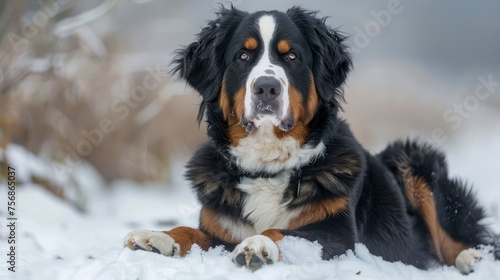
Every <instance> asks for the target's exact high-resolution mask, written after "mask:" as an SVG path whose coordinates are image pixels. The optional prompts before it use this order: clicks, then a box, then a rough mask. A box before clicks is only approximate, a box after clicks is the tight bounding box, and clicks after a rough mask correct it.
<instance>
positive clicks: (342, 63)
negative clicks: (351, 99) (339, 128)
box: [286, 7, 352, 109]
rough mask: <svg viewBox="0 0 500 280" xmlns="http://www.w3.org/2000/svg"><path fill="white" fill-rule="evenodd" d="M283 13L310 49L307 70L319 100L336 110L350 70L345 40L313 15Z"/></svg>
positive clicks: (296, 10)
mask: <svg viewBox="0 0 500 280" xmlns="http://www.w3.org/2000/svg"><path fill="white" fill-rule="evenodd" d="M286 14H287V15H288V16H289V17H290V18H291V19H292V21H293V22H294V23H295V24H296V25H297V27H298V28H299V29H300V31H301V32H302V34H303V35H304V37H305V38H306V40H307V42H308V44H309V46H310V48H311V51H312V53H313V65H312V68H311V71H312V73H313V77H314V81H315V84H316V90H317V92H318V94H319V96H320V98H321V100H322V101H323V102H326V103H327V104H329V105H331V106H334V107H335V108H337V109H340V108H341V102H342V101H344V96H343V95H344V93H343V90H342V86H343V84H344V82H345V80H346V78H347V75H348V74H349V72H350V70H351V67H352V59H351V54H350V53H349V52H348V50H347V48H348V47H347V46H346V45H345V44H344V41H345V39H346V37H345V36H343V35H341V34H339V32H338V31H337V30H335V29H331V28H329V27H328V26H327V25H326V24H325V21H326V18H321V19H320V18H317V17H316V15H317V12H311V11H307V10H304V9H302V8H300V7H293V8H291V9H289V10H288V11H287V12H286Z"/></svg>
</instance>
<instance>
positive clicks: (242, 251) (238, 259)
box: [233, 235, 279, 271]
mask: <svg viewBox="0 0 500 280" xmlns="http://www.w3.org/2000/svg"><path fill="white" fill-rule="evenodd" d="M278 260H279V249H278V246H277V245H276V243H274V241H272V240H271V239H270V238H269V237H267V236H264V235H255V236H252V237H248V238H246V239H245V240H243V242H241V243H240V244H239V245H238V246H236V248H235V249H234V251H233V262H234V263H236V264H237V265H239V266H245V267H248V268H249V269H251V270H252V271H255V270H257V269H259V268H261V267H262V265H264V264H272V263H275V262H277V261H278Z"/></svg>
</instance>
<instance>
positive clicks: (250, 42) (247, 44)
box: [243, 37, 257, 50]
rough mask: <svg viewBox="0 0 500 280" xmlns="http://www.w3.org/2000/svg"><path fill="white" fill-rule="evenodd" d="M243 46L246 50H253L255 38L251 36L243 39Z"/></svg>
mask: <svg viewBox="0 0 500 280" xmlns="http://www.w3.org/2000/svg"><path fill="white" fill-rule="evenodd" d="M243 46H244V47H245V48H246V49H247V50H255V49H256V48H257V40H255V38H253V37H249V38H247V39H246V40H245V42H244V43H243Z"/></svg>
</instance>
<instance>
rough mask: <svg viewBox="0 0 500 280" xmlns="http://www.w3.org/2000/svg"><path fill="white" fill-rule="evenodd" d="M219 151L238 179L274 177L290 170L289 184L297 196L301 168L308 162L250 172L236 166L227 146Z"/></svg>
mask: <svg viewBox="0 0 500 280" xmlns="http://www.w3.org/2000/svg"><path fill="white" fill-rule="evenodd" d="M219 151H220V152H221V153H222V154H223V156H224V157H225V158H226V159H227V160H228V165H229V168H230V169H231V170H232V171H233V172H234V173H237V174H238V176H239V177H240V179H241V178H243V177H245V178H250V179H258V178H264V179H269V178H274V177H276V176H278V175H280V174H282V173H284V172H291V174H292V175H291V176H290V185H291V186H292V184H293V187H294V194H295V198H297V197H299V195H300V187H301V181H302V168H304V167H305V166H307V165H308V164H306V165H304V166H299V167H297V168H295V169H285V170H281V171H278V172H274V173H272V172H265V171H256V172H250V171H247V170H244V169H241V168H240V167H239V166H238V164H237V163H236V158H235V157H234V156H233V155H231V153H230V152H229V150H228V149H227V148H226V149H220V150H219Z"/></svg>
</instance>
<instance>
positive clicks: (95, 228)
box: [0, 138, 500, 280]
mask: <svg viewBox="0 0 500 280" xmlns="http://www.w3.org/2000/svg"><path fill="white" fill-rule="evenodd" d="M497 139H498V138H497ZM7 152H8V154H9V153H12V154H15V155H13V156H11V157H13V158H15V159H14V161H16V165H17V168H16V170H19V172H20V173H19V174H20V176H23V177H29V175H30V172H42V171H43V170H44V169H42V168H47V166H48V165H50V164H51V163H48V162H46V161H38V160H37V159H34V158H32V155H30V154H29V153H27V152H25V151H22V148H20V147H16V148H14V152H10V151H9V150H8V151H7ZM463 153H464V155H462V158H465V151H464V152H463ZM23 158H24V160H27V159H29V161H30V162H31V163H30V165H28V164H27V163H26V162H25V161H23ZM460 159H461V158H460V153H454V155H453V157H452V161H451V166H454V163H455V162H460ZM32 165H34V166H32ZM44 166H45V167H44ZM456 166H457V168H458V169H457V170H460V168H461V166H462V163H457V165H456ZM23 168H24V171H21V170H22V169H23ZM28 168H29V169H28ZM77 169H78V170H77ZM79 169H81V171H79ZM174 169H175V170H174V172H173V174H175V176H174V178H173V180H172V182H171V185H172V186H171V187H169V188H166V187H165V186H160V185H152V184H141V185H137V183H132V182H126V181H123V182H116V183H114V184H113V185H112V186H110V187H109V188H103V183H102V180H101V179H100V178H99V177H98V175H97V174H96V173H95V172H93V171H90V170H89V169H88V167H86V165H85V164H82V165H80V166H79V167H76V169H75V170H74V172H73V173H75V174H80V175H72V177H73V178H74V180H73V181H74V182H77V184H80V185H82V186H89V188H88V189H84V190H85V192H86V194H85V195H86V196H87V197H89V198H92V199H89V200H87V205H86V206H85V207H84V208H85V209H88V211H87V212H85V213H82V212H81V211H79V210H78V209H77V208H75V207H73V206H70V205H69V204H68V203H66V202H63V201H62V200H60V199H58V198H56V197H54V196H53V195H52V194H50V193H48V191H46V190H45V189H43V188H40V187H39V186H36V185H33V184H24V185H22V186H21V187H19V188H18V189H17V203H18V204H17V206H18V208H17V209H16V210H17V217H18V220H17V245H18V247H17V261H18V262H17V267H16V272H15V273H11V272H8V271H7V266H6V253H7V252H6V250H7V245H6V237H7V236H6V234H7V233H6V232H5V231H4V230H2V231H0V245H1V246H0V256H1V257H0V259H1V261H0V279H37V280H38V279H50V280H52V279H146V280H147V279H241V280H244V279H297V280H299V279H359V280H363V279H413V280H419V279H425V280H427V279H444V280H447V279H453V280H455V279H500V262H499V261H494V259H493V256H492V254H491V253H489V252H488V248H483V249H482V254H483V260H482V261H481V262H479V263H478V264H477V266H476V268H475V272H474V273H472V274H470V275H468V276H463V275H461V274H460V273H459V272H458V271H457V270H456V269H455V268H453V267H446V266H445V267H441V266H438V267H436V268H433V269H430V270H428V271H422V270H419V269H417V268H415V267H412V266H408V265H404V264H402V263H390V262H386V261H384V260H382V259H381V258H380V257H377V256H374V255H371V254H370V253H369V251H368V250H367V248H366V247H365V246H363V245H362V244H356V247H355V249H354V251H348V252H346V254H344V255H342V256H339V257H337V258H335V259H333V260H329V261H324V260H321V246H320V245H319V244H317V243H313V242H309V241H306V240H303V239H299V238H294V237H286V238H285V239H284V240H282V241H281V242H280V243H279V247H280V249H281V252H282V261H280V262H278V263H275V264H274V265H271V266H264V267H263V268H262V269H260V270H257V271H256V272H254V273H252V272H250V271H249V270H247V269H245V268H239V267H237V266H236V265H235V264H233V263H232V262H231V253H230V252H227V251H225V250H224V249H223V248H221V247H217V248H213V249H211V250H209V251H208V252H204V251H202V250H201V249H200V248H199V247H197V246H194V247H193V249H192V251H191V253H190V254H189V255H187V256H186V257H185V258H178V257H164V256H161V255H158V254H154V253H149V252H145V251H131V250H129V249H124V248H123V245H122V238H123V237H124V236H125V235H126V234H127V233H128V232H129V231H132V230H136V229H151V230H167V229H169V228H171V227H174V226H177V225H188V226H196V225H197V222H198V212H199V209H200V206H199V204H198V203H197V202H196V199H195V197H194V195H193V193H192V192H191V191H190V189H189V186H188V184H187V183H186V182H185V181H184V180H183V179H182V176H181V174H182V172H183V171H182V167H181V164H179V165H178V166H174ZM457 170H455V171H457ZM22 172H25V173H22ZM48 172H50V169H45V171H43V172H42V174H44V176H46V177H50V176H49V174H50V173H48ZM478 172H479V174H482V173H480V171H478ZM472 177H474V176H472ZM471 181H472V180H471ZM485 181H486V180H483V182H485ZM477 190H478V192H479V197H480V198H481V199H483V198H484V199H485V200H486V197H488V199H487V202H488V203H487V208H488V209H489V211H491V208H495V207H496V208H495V209H498V201H499V199H500V189H498V188H496V187H494V186H493V184H487V186H486V187H485V188H477ZM6 192H7V191H6V187H5V183H2V185H1V187H0V201H2V204H1V205H2V206H1V207H2V208H0V228H1V229H5V227H6V221H7V220H6V212H5V209H3V208H4V206H3V205H4V201H7V198H6ZM494 201H496V203H494ZM495 209H493V211H491V212H494V210H495ZM496 214H497V215H496V216H494V217H492V218H491V222H492V223H494V226H496V228H499V225H500V218H499V217H498V212H496Z"/></svg>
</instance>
